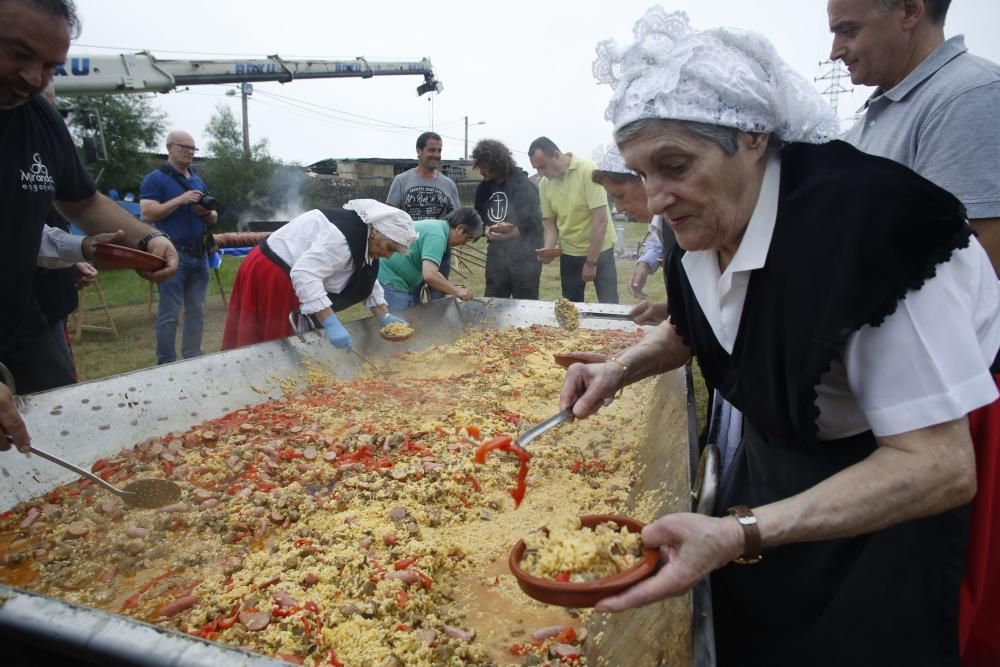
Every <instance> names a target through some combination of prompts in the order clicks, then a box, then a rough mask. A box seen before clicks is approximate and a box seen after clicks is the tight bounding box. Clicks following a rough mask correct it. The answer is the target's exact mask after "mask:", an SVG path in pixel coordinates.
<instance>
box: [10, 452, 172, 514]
mask: <svg viewBox="0 0 1000 667" xmlns="http://www.w3.org/2000/svg"><path fill="white" fill-rule="evenodd" d="M28 451H30V452H31V453H32V454H38V455H39V456H41V457H42V458H43V459H48V460H49V461H52V462H53V463H57V464H59V465H61V466H62V467H64V468H68V469H70V470H72V471H73V472H75V473H77V474H79V475H83V476H84V477H86V478H87V479H89V480H92V481H93V482H95V483H96V484H98V485H100V486H102V487H104V488H105V489H106V490H108V491H110V492H111V493H113V494H115V495H116V496H118V497H119V498H121V499H122V500H124V501H125V504H126V505H129V506H130V507H138V508H140V509H155V508H157V507H163V506H164V505H170V504H171V503H176V502H177V501H178V500H180V497H181V487H179V486H177V485H176V484H174V483H173V482H171V481H170V480H167V479H158V478H155V477H150V478H147V479H137V480H135V481H134V482H129V483H128V484H127V485H126V486H125V488H124V489H119V488H118V487H117V486H113V485H111V484H108V483H107V482H105V481H104V480H103V479H101V478H100V477H98V476H97V475H95V474H93V473H92V472H90V471H88V470H84V469H83V468H81V467H79V466H75V465H73V464H72V463H70V462H69V461H66V460H64V459H61V458H59V457H58V456H56V455H54V454H49V453H48V452H43V451H42V450H40V449H37V448H35V447H28Z"/></svg>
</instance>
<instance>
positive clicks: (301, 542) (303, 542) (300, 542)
mask: <svg viewBox="0 0 1000 667" xmlns="http://www.w3.org/2000/svg"><path fill="white" fill-rule="evenodd" d="M312 544H313V541H312V540H310V539H309V538H308V537H300V538H299V539H297V540H295V548H296V549H298V548H301V547H306V546H308V547H311V546H312Z"/></svg>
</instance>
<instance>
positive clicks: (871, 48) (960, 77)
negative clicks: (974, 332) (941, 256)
mask: <svg viewBox="0 0 1000 667" xmlns="http://www.w3.org/2000/svg"><path fill="white" fill-rule="evenodd" d="M949 4H950V2H949V0H916V1H913V0H906V1H905V2H904V0H828V3H827V13H828V16H829V21H830V32H832V33H833V46H832V48H831V51H830V59H831V60H841V61H842V62H843V63H844V65H846V66H847V69H848V71H849V72H850V74H851V82H852V83H854V84H856V85H866V86H877V88H876V90H875V92H874V93H873V94H872V96H871V98H869V99H868V101H867V102H866V103H865V106H864V108H863V109H862V112H863V113H862V115H861V117H860V118H859V119H858V122H857V123H856V124H855V125H854V126H853V127H852V128H851V129H850V130H849V131H848V132H847V135H846V136H845V137H844V139H845V140H846V141H847V142H848V143H850V144H853V145H854V146H856V147H857V148H859V149H861V150H863V151H865V152H866V153H871V154H873V155H880V156H882V157H886V158H889V159H891V160H895V161H896V162H899V163H901V164H905V165H906V166H907V167H909V168H911V169H913V170H914V171H916V172H917V173H918V174H920V175H921V176H923V177H924V178H927V179H929V180H931V181H933V182H934V183H935V184H937V185H939V186H941V187H942V188H944V189H945V190H948V191H949V192H951V193H952V194H953V195H955V196H956V197H957V198H958V199H959V200H960V201H961V202H962V203H963V204H964V205H965V208H966V211H967V214H968V217H969V222H970V223H971V224H972V227H973V228H974V229H975V230H976V233H977V234H978V235H979V242H980V243H981V244H982V245H983V247H984V248H986V252H987V253H988V254H989V256H990V259H991V260H992V262H993V268H994V269H996V270H997V272H998V275H1000V115H998V110H1000V65H997V64H996V63H993V62H990V61H989V60H986V59H984V58H980V57H977V56H974V55H972V54H971V53H969V52H968V49H966V47H965V40H964V38H963V37H962V35H957V36H955V37H952V38H951V39H949V40H947V41H946V40H945V38H944V22H945V16H946V14H947V12H948V6H949Z"/></svg>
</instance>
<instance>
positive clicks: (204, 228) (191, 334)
mask: <svg viewBox="0 0 1000 667" xmlns="http://www.w3.org/2000/svg"><path fill="white" fill-rule="evenodd" d="M197 151H198V149H197V148H196V147H195V145H194V139H193V138H192V137H191V135H190V134H188V133H187V132H181V131H179V130H174V131H173V132H171V133H170V134H168V135H167V161H166V162H165V163H163V164H162V165H160V166H159V167H157V168H156V169H154V170H153V171H151V172H150V173H149V174H148V175H147V176H146V178H145V179H143V181H142V188H141V189H140V191H139V208H140V212H141V214H142V219H143V220H145V221H146V222H150V223H153V225H154V226H155V227H156V228H157V229H158V230H159V231H160V232H161V233H163V234H165V235H166V236H169V237H170V240H171V241H173V243H174V247H176V248H177V251H178V253H179V254H180V265H179V266H178V268H177V274H176V275H174V277H173V278H171V279H170V280H168V281H166V282H164V283H161V284H160V286H159V288H160V306H159V309H158V311H157V315H156V363H157V364H165V363H169V362H171V361H176V360H177V349H176V342H175V339H176V336H177V320H178V318H179V317H180V312H181V306H182V305H183V307H184V331H183V333H182V335H181V354H182V355H183V356H184V358H185V359H190V358H191V357H197V356H198V355H200V354H201V353H202V351H201V333H202V328H203V325H204V320H205V291H206V290H207V289H208V252H209V247H210V246H211V245H212V240H211V234H209V231H208V228H209V227H210V226H211V225H214V224H215V222H216V220H218V219H219V214H218V213H216V212H215V210H213V209H214V208H215V198H214V197H211V196H209V195H208V194H207V193H206V187H205V182H204V181H203V180H201V177H199V176H198V175H197V174H196V173H194V171H192V169H191V163H192V162H193V161H194V154H195V153H196V152H197Z"/></svg>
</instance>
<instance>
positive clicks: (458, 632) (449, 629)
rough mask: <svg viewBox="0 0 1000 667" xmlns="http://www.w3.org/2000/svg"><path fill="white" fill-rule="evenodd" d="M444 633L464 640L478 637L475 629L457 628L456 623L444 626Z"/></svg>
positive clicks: (468, 640)
mask: <svg viewBox="0 0 1000 667" xmlns="http://www.w3.org/2000/svg"><path fill="white" fill-rule="evenodd" d="M444 633H445V634H446V635H448V636H449V637H454V638H455V639H461V640H462V641H464V642H471V641H472V640H473V639H475V638H476V631H475V630H463V629H462V628H456V627H455V626H454V625H446V626H444Z"/></svg>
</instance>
